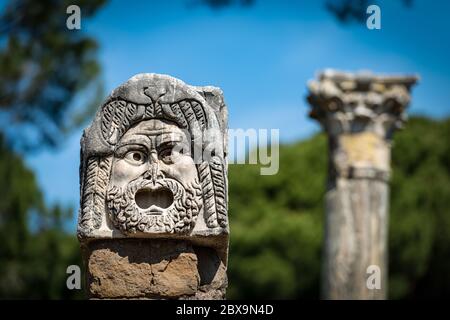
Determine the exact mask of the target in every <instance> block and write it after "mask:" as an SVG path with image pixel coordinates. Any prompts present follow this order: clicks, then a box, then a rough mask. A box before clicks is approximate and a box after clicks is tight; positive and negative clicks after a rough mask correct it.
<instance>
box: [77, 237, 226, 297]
mask: <svg viewBox="0 0 450 320" xmlns="http://www.w3.org/2000/svg"><path fill="white" fill-rule="evenodd" d="M82 249H83V258H84V262H85V267H86V273H87V278H86V280H87V291H88V297H89V298H91V299H224V298H225V290H226V287H227V276H226V267H225V265H224V263H223V261H221V260H220V258H219V256H218V255H217V253H216V251H215V250H213V249H211V248H206V247H196V246H192V244H190V243H189V242H187V241H179V240H159V239H114V240H95V241H91V242H89V243H86V244H84V245H83V246H82Z"/></svg>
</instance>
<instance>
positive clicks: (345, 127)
mask: <svg viewBox="0 0 450 320" xmlns="http://www.w3.org/2000/svg"><path fill="white" fill-rule="evenodd" d="M415 82H416V78H415V77H388V76H375V75H372V74H364V73H361V74H348V73H340V72H334V71H326V72H324V73H322V74H321V75H320V76H319V79H318V81H312V82H310V84H309V89H310V95H309V96H308V101H309V103H310V104H311V106H312V110H311V114H310V115H311V117H312V118H314V119H316V120H318V121H319V122H320V123H321V124H322V127H323V128H324V130H325V132H326V134H327V136H328V142H329V165H328V181H327V193H326V197H325V243H324V254H323V270H322V297H323V298H325V299H385V298H386V292H387V278H388V265H387V251H388V246H387V241H388V220H389V217H388V210H389V208H388V207H389V185H388V181H389V176H390V172H391V169H390V157H391V139H392V134H393V132H394V130H395V129H397V128H399V127H401V125H402V123H403V122H404V121H405V120H406V114H405V108H406V107H407V105H408V103H409V98H410V97H409V91H410V88H411V86H412V85H413V84H414V83H415Z"/></svg>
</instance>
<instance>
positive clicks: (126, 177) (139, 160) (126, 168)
mask: <svg viewBox="0 0 450 320" xmlns="http://www.w3.org/2000/svg"><path fill="white" fill-rule="evenodd" d="M189 144H190V139H188V137H187V136H186V134H185V132H183V131H182V130H180V128H178V126H177V125H175V124H173V123H171V122H168V121H164V120H158V119H151V120H146V121H141V122H139V123H138V124H136V125H135V126H134V127H131V128H130V129H129V130H128V131H127V132H126V133H125V134H124V135H123V136H122V138H121V139H120V140H119V141H118V143H117V144H116V146H115V150H114V157H113V163H112V171H111V178H110V181H109V186H108V193H107V199H106V200H107V207H108V210H109V216H110V218H111V220H112V222H113V224H114V225H115V226H116V227H117V228H118V229H120V230H122V231H123V232H126V233H127V232H128V233H134V232H144V233H173V232H177V233H179V232H181V233H187V232H189V231H190V230H192V228H193V227H194V225H195V220H196V217H197V215H198V213H199V210H200V208H201V206H202V189H201V185H200V183H199V179H198V172H197V168H196V165H195V163H194V161H193V159H192V157H191V155H190V153H189Z"/></svg>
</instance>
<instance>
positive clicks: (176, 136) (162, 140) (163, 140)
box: [156, 132, 184, 145]
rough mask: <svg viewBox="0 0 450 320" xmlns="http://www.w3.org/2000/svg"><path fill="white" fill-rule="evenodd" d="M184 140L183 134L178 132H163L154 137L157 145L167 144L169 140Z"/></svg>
mask: <svg viewBox="0 0 450 320" xmlns="http://www.w3.org/2000/svg"><path fill="white" fill-rule="evenodd" d="M183 140H184V135H182V134H181V133H178V132H176V133H175V132H164V133H161V134H160V135H158V136H157V137H156V143H157V145H160V144H167V143H170V142H182V141H183Z"/></svg>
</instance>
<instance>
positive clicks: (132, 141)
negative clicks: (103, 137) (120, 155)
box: [116, 136, 151, 150]
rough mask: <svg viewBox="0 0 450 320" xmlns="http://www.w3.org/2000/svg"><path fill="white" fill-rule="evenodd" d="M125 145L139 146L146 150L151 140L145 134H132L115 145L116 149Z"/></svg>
mask: <svg viewBox="0 0 450 320" xmlns="http://www.w3.org/2000/svg"><path fill="white" fill-rule="evenodd" d="M126 146H130V147H131V146H140V147H143V148H145V149H147V150H150V148H151V142H150V139H148V138H147V137H145V136H133V137H130V138H125V139H123V140H121V141H119V143H118V144H117V145H116V149H119V148H122V147H126Z"/></svg>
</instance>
